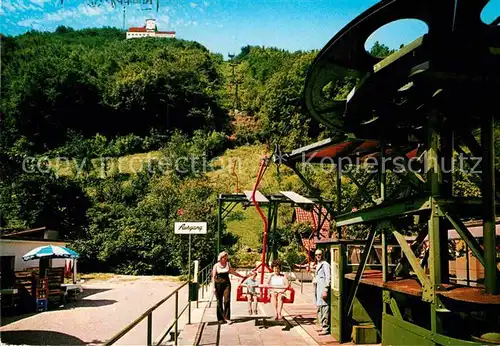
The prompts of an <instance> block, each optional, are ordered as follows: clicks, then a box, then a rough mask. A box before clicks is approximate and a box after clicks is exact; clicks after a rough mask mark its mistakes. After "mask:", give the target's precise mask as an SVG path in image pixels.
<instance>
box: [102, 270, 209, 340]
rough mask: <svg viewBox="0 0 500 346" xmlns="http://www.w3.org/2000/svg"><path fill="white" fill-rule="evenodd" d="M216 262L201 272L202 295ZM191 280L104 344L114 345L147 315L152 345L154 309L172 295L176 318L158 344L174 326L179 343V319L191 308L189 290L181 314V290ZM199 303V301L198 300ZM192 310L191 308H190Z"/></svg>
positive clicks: (148, 337) (149, 338) (148, 334)
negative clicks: (186, 301)
mask: <svg viewBox="0 0 500 346" xmlns="http://www.w3.org/2000/svg"><path fill="white" fill-rule="evenodd" d="M214 264H215V261H212V262H211V263H210V264H209V265H207V266H205V267H204V268H203V269H202V270H201V271H200V273H199V275H200V276H201V281H200V282H199V284H200V286H201V288H202V291H201V292H202V297H203V296H204V291H205V289H206V287H207V286H209V285H210V283H211V281H212V278H211V275H210V272H211V271H212V268H213V266H214ZM188 283H189V282H187V281H186V282H185V283H183V284H182V285H181V286H179V287H177V288H176V289H175V290H174V291H173V292H172V293H170V294H169V295H168V296H166V297H165V298H163V299H162V300H160V301H159V302H158V303H156V304H155V305H153V306H152V307H151V308H149V309H148V310H146V311H145V312H144V313H143V314H142V315H141V316H139V317H138V318H137V319H135V320H134V321H133V322H132V323H130V324H128V325H127V326H126V327H125V328H123V329H122V330H120V331H119V332H118V333H116V334H115V335H114V336H113V337H112V338H111V339H109V340H108V341H106V342H105V343H104V346H108V345H113V344H114V343H116V342H117V341H118V340H119V339H121V338H122V337H123V336H124V335H125V334H127V333H128V332H129V331H130V330H131V329H132V328H134V327H135V326H136V325H138V324H139V323H140V322H141V321H142V320H143V319H145V318H146V317H147V318H148V324H147V345H148V346H151V345H153V343H152V327H153V311H155V310H156V309H157V308H158V307H160V306H161V305H162V304H163V303H165V302H166V301H168V300H169V299H170V298H172V296H175V319H174V321H173V322H172V324H171V325H170V326H169V327H168V328H167V330H166V331H165V333H164V334H163V336H162V337H161V338H160V340H159V341H158V344H161V342H162V341H163V340H164V339H165V337H166V336H167V335H168V333H170V331H171V330H172V328H174V341H175V345H177V340H178V336H179V331H178V321H179V318H180V317H181V316H182V314H183V313H184V312H185V311H186V309H187V308H190V302H191V301H190V297H189V290H188V303H187V304H186V306H184V307H183V308H182V311H181V313H180V314H179V291H180V290H181V289H183V288H184V287H185V286H186V285H188ZM196 303H198V301H197V302H196ZM190 310H191V309H190ZM189 314H191V311H189Z"/></svg>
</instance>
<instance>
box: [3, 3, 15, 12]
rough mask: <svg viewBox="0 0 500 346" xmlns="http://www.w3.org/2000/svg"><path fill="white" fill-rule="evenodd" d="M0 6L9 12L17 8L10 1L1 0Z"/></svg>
mask: <svg viewBox="0 0 500 346" xmlns="http://www.w3.org/2000/svg"><path fill="white" fill-rule="evenodd" d="M2 8H5V9H6V10H7V11H9V12H15V11H16V10H17V9H16V8H15V7H14V6H13V5H12V4H11V3H10V1H2Z"/></svg>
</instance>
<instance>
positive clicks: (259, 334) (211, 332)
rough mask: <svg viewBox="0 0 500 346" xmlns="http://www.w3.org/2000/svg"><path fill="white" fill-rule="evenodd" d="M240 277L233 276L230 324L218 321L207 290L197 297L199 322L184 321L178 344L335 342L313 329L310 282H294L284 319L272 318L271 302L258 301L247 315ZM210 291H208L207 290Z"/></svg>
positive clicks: (313, 310) (314, 326)
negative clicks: (239, 294)
mask: <svg viewBox="0 0 500 346" xmlns="http://www.w3.org/2000/svg"><path fill="white" fill-rule="evenodd" d="M239 282H240V279H238V278H233V279H232V290H231V293H232V302H231V319H232V321H233V324H231V325H228V324H222V325H219V324H218V323H217V317H216V306H217V305H216V304H217V303H216V300H215V298H214V297H213V296H212V295H211V294H207V295H206V296H205V297H204V298H205V299H204V300H200V301H199V309H197V310H202V311H203V313H200V312H199V311H197V312H196V313H197V315H201V316H202V318H201V320H200V322H193V324H191V325H186V326H185V327H184V330H183V331H182V333H181V334H180V338H179V340H178V344H179V345H200V346H209V345H252V346H254V345H329V344H330V345H331V344H338V342H336V341H335V340H334V339H333V338H332V337H331V336H319V335H317V334H318V333H317V332H316V331H315V329H317V328H318V326H317V325H316V324H315V313H316V312H315V311H316V310H315V307H314V305H313V304H312V301H313V300H312V286H311V284H310V283H309V284H306V283H304V286H303V289H302V293H301V287H300V283H299V284H298V285H297V284H294V285H293V288H294V289H295V292H296V293H295V302H294V303H292V304H285V305H284V309H283V310H284V311H283V315H284V320H282V321H274V320H272V317H273V315H274V313H273V309H272V307H271V305H270V304H259V314H258V315H257V316H254V315H251V316H250V315H249V314H248V312H247V304H246V303H245V302H237V301H236V287H237V286H238V284H239ZM208 293H211V292H208Z"/></svg>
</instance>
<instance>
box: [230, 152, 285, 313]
mask: <svg viewBox="0 0 500 346" xmlns="http://www.w3.org/2000/svg"><path fill="white" fill-rule="evenodd" d="M268 162H269V159H268V158H267V157H265V158H264V159H262V161H261V164H260V167H259V172H258V174H257V180H256V182H255V185H254V188H253V191H252V202H253V204H254V205H255V208H256V209H257V211H258V212H259V215H260V217H261V219H262V221H263V222H264V239H263V241H262V260H261V263H259V265H258V266H257V267H255V269H253V271H256V272H259V268H260V273H261V275H260V287H258V289H259V297H258V298H257V301H258V302H259V303H269V302H271V297H270V296H269V289H270V288H272V287H266V285H264V273H265V271H266V270H267V271H268V273H272V269H271V268H270V267H269V265H268V264H267V263H266V260H265V259H266V248H267V218H266V217H265V215H264V213H263V212H262V210H261V209H260V207H259V203H258V202H257V200H256V199H255V192H256V191H257V187H258V186H259V183H260V181H261V179H262V177H263V175H264V172H265V170H266V169H267V165H268ZM244 280H245V279H243V280H242V281H241V283H240V285H239V286H238V288H237V290H236V300H237V301H239V302H246V301H247V297H246V293H243V287H245V286H244V285H243V282H244ZM286 291H287V294H286V295H285V298H284V299H283V303H293V302H294V301H295V290H294V289H293V288H292V286H291V283H290V285H289V286H288V288H286Z"/></svg>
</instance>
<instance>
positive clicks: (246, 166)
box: [208, 145, 300, 249]
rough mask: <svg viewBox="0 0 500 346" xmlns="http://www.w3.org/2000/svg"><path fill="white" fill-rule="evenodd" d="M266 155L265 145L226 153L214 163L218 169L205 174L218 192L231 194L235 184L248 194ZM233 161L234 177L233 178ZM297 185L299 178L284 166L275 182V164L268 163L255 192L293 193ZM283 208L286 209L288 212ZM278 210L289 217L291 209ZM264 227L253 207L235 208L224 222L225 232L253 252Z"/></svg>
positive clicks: (267, 153) (265, 209)
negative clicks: (289, 191)
mask: <svg viewBox="0 0 500 346" xmlns="http://www.w3.org/2000/svg"><path fill="white" fill-rule="evenodd" d="M265 155H267V156H269V155H270V153H269V152H266V150H265V146H264V145H252V146H244V147H239V148H236V149H232V150H227V151H226V152H225V153H224V155H222V156H220V157H219V158H218V160H215V164H214V166H219V169H217V170H215V171H213V172H210V173H209V174H208V175H209V177H211V178H212V181H213V183H214V184H215V186H216V188H217V190H218V191H219V192H220V193H234V192H236V188H237V185H238V188H239V190H240V191H241V192H243V191H245V190H247V191H251V190H252V189H253V187H254V184H255V182H256V179H257V174H258V172H259V166H260V162H261V159H262V158H263V157H264V156H265ZM235 162H236V165H235V172H236V176H234V175H233V167H234V163H235ZM236 181H238V184H236ZM298 186H300V182H299V179H298V177H296V176H294V175H293V173H292V171H291V170H290V169H286V168H285V167H280V180H278V177H277V171H276V165H275V164H274V163H272V162H270V164H269V166H268V168H267V170H266V172H265V173H264V177H263V178H262V181H261V183H260V184H259V187H258V189H259V191H261V192H262V193H278V192H279V191H280V190H282V191H283V190H293V189H296V188H297V187H298ZM283 209H288V213H286V210H283ZM281 210H282V211H284V212H285V217H289V216H291V208H286V207H282V208H281ZM262 211H263V212H264V214H265V216H266V217H267V208H262ZM280 214H281V213H280ZM279 221H280V219H279ZM281 221H283V220H281ZM263 225H264V224H263V221H262V219H261V217H260V215H259V213H258V212H257V210H256V209H255V208H253V207H250V208H247V209H246V210H243V208H242V206H241V204H240V205H238V206H237V207H235V208H234V209H233V211H232V213H231V214H230V215H229V216H228V217H227V219H226V226H227V229H228V231H229V232H230V233H232V234H233V235H236V236H237V237H238V243H239V245H240V246H249V247H251V248H253V249H255V248H257V247H258V246H259V245H260V241H259V236H260V234H262V232H263Z"/></svg>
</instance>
